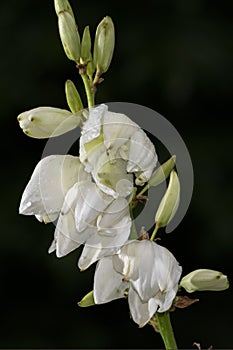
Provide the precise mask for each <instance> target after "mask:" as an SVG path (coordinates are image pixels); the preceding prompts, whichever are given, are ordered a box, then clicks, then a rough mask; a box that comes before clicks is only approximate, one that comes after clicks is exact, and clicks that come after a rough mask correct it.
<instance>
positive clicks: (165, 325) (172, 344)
mask: <svg viewBox="0 0 233 350" xmlns="http://www.w3.org/2000/svg"><path fill="white" fill-rule="evenodd" d="M155 316H156V319H157V322H158V326H159V332H160V334H161V337H162V338H163V342H164V345H165V349H166V350H177V349H178V348H177V345H176V340H175V336H174V333H173V329H172V325H171V321H170V314H169V311H166V312H163V313H158V312H156V314H155Z"/></svg>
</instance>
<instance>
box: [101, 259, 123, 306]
mask: <svg viewBox="0 0 233 350" xmlns="http://www.w3.org/2000/svg"><path fill="white" fill-rule="evenodd" d="M127 287H128V283H127V282H123V281H122V276H121V275H120V274H119V273H117V272H115V270H114V269H113V266H112V258H111V257H107V258H103V259H102V260H100V261H99V262H98V264H97V266H96V270H95V277H94V300H95V303H96V304H102V303H107V302H109V301H111V300H114V299H118V298H123V297H124V292H125V290H126V288H127Z"/></svg>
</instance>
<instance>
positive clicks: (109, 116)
mask: <svg viewBox="0 0 233 350" xmlns="http://www.w3.org/2000/svg"><path fill="white" fill-rule="evenodd" d="M138 129H139V126H138V125H137V124H136V123H134V122H133V121H132V120H131V119H130V118H128V117H127V116H126V115H124V114H122V113H114V112H109V111H106V112H105V114H104V117H103V134H104V144H105V147H106V148H107V150H109V152H110V153H111V154H112V157H113V158H115V156H114V155H115V154H116V152H117V150H118V149H119V148H120V147H121V146H122V145H123V144H125V143H127V142H128V140H129V138H130V137H131V136H132V135H133V134H134V133H135V132H136V131H137V130H138Z"/></svg>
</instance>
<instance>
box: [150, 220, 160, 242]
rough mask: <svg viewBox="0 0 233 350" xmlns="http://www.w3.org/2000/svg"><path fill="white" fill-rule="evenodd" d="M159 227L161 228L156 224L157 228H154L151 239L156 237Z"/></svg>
mask: <svg viewBox="0 0 233 350" xmlns="http://www.w3.org/2000/svg"><path fill="white" fill-rule="evenodd" d="M158 229H159V226H158V225H157V224H156V225H155V228H154V231H153V232H152V235H151V238H150V240H151V241H153V240H154V239H155V236H156V233H157V231H158Z"/></svg>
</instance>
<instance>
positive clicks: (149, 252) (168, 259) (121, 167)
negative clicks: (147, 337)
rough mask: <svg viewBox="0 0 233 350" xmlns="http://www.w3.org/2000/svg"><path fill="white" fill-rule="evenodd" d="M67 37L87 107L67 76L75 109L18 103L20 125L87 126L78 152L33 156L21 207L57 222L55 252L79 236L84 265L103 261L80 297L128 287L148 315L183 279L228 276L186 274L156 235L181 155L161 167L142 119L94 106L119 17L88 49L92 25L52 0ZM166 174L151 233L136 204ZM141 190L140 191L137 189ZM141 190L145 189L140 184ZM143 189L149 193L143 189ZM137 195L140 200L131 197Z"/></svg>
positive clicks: (116, 294)
mask: <svg viewBox="0 0 233 350" xmlns="http://www.w3.org/2000/svg"><path fill="white" fill-rule="evenodd" d="M55 11H56V14H57V16H58V27H59V33H60V37H61V42H62V45H63V48H64V51H65V53H66V55H67V57H68V58H69V59H70V60H72V61H74V62H75V64H76V65H77V67H78V69H79V73H80V75H81V77H82V79H83V82H84V86H85V90H86V94H87V100H88V107H89V108H88V109H86V110H84V109H83V104H82V101H81V98H80V96H79V93H78V91H77V90H76V88H75V86H74V84H73V83H72V82H71V81H70V80H69V81H67V82H66V86H65V88H66V98H67V103H68V106H69V108H70V111H67V110H64V109H59V108H53V107H38V108H34V109H32V110H29V111H26V112H24V113H21V114H20V115H19V116H18V121H19V125H20V127H21V128H22V130H23V131H24V133H25V134H26V135H28V136H30V137H34V138H49V137H56V136H59V135H62V134H63V133H66V132H68V131H70V130H72V129H75V128H76V127H78V126H80V128H81V137H80V140H79V155H78V156H72V155H50V156H47V157H45V158H43V159H41V161H40V162H39V163H38V164H37V166H36V168H35V170H34V172H33V174H32V176H31V179H30V181H29V182H28V184H27V186H26V188H25V190H24V192H23V195H22V199H21V203H20V207H19V212H20V214H24V215H35V217H36V218H37V219H38V220H39V221H40V222H44V223H49V222H55V221H56V228H55V232H54V238H53V241H52V244H51V246H50V248H49V253H51V252H54V251H55V252H56V255H57V257H63V256H65V255H67V254H69V253H70V252H72V251H74V250H75V249H77V248H78V247H79V246H80V245H83V246H84V248H83V250H82V254H81V256H80V258H79V261H78V266H79V268H80V269H81V270H85V269H87V268H88V267H89V266H90V265H91V264H93V263H95V262H97V265H96V271H95V277H94V289H93V292H92V293H88V295H87V296H85V297H84V298H83V300H82V301H81V302H80V303H79V305H80V306H87V305H91V304H102V303H106V302H109V301H111V300H113V299H117V298H122V297H125V296H127V297H128V302H129V308H130V313H131V316H132V318H133V320H134V321H135V322H136V323H137V324H138V325H139V326H140V327H142V326H144V325H145V324H147V323H148V322H149V321H150V320H151V318H152V317H153V316H154V314H155V313H157V312H158V313H164V312H166V311H168V310H169V309H170V308H171V306H172V304H173V301H174V299H175V297H176V294H177V291H178V289H179V288H181V287H182V288H184V289H185V290H186V291H187V292H189V293H192V292H194V291H196V290H223V289H226V288H227V287H228V281H227V277H226V276H224V275H222V274H221V273H219V272H217V271H212V270H204V269H200V270H196V271H193V272H191V273H190V274H188V275H187V276H185V277H183V279H182V280H181V282H180V285H179V280H180V277H181V272H182V268H181V266H180V265H179V263H178V262H177V261H176V259H175V257H174V256H173V255H172V254H171V252H169V251H168V250H167V249H166V248H164V247H162V246H161V245H159V244H157V243H155V242H154V238H155V234H156V232H157V230H158V229H159V228H160V227H165V226H167V225H168V223H169V222H170V221H171V220H172V218H173V217H174V215H175V213H176V210H177V208H178V206H179V200H180V182H179V177H178V174H177V172H176V170H175V169H174V167H175V156H173V157H171V158H170V159H169V160H168V161H167V162H165V163H164V164H162V165H161V166H160V167H157V169H155V168H156V166H157V154H156V151H155V147H154V144H153V143H152V142H151V141H150V139H149V138H148V136H147V135H146V133H145V132H144V131H143V129H142V128H141V127H140V126H139V125H137V124H136V123H135V122H133V121H132V120H131V119H130V118H129V117H128V116H126V115H125V114H122V113H115V112H112V111H109V110H108V106H107V105H106V104H101V105H99V106H96V107H95V106H94V93H95V91H96V85H97V84H99V83H101V82H102V80H101V79H102V78H100V77H101V75H102V74H103V73H105V72H106V71H107V70H108V68H109V66H110V63H111V59H112V55H113V50H114V42H115V41H114V26H113V22H112V20H111V18H110V17H108V16H107V17H105V18H104V19H103V20H102V21H101V22H100V24H99V25H98V27H97V30H96V36H95V42H94V50H93V53H92V52H91V37H90V32H89V27H88V26H87V27H86V28H85V29H84V32H83V37H82V40H80V35H79V32H78V27H77V25H76V22H75V18H74V14H73V11H72V9H71V6H70V4H69V3H68V1H67V0H55ZM167 177H169V183H168V187H167V190H166V192H165V194H164V196H163V198H162V200H161V202H160V204H159V206H158V208H157V211H156V213H155V227H154V231H153V233H152V235H151V237H150V240H149V235H148V234H147V233H146V232H145V235H144V236H143V237H140V236H139V235H137V233H136V230H135V227H134V223H133V219H134V214H133V209H134V207H135V205H137V202H138V201H139V200H140V199H142V198H143V199H145V196H142V194H143V193H145V192H146V191H147V190H148V188H149V187H151V186H157V185H158V184H160V183H161V182H162V181H164V180H165V179H166V178H167ZM138 190H139V191H138ZM138 192H139V193H138ZM146 199H147V198H146ZM135 203H136V204H135Z"/></svg>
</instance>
